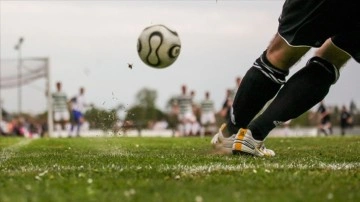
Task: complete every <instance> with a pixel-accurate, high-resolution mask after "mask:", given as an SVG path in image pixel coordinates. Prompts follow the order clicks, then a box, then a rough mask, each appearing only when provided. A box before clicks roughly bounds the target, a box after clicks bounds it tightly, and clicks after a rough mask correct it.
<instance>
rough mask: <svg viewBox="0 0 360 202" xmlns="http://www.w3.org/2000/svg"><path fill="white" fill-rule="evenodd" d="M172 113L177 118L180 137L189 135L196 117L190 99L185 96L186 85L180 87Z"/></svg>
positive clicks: (188, 96) (189, 96)
mask: <svg viewBox="0 0 360 202" xmlns="http://www.w3.org/2000/svg"><path fill="white" fill-rule="evenodd" d="M173 111H174V113H176V114H177V116H178V120H179V126H178V128H179V131H180V135H185V136H188V135H190V134H191V130H192V125H193V123H194V122H196V117H195V115H194V113H193V109H192V97H191V95H189V94H187V87H186V85H182V86H181V94H180V95H179V96H178V97H176V99H175V100H174V103H173Z"/></svg>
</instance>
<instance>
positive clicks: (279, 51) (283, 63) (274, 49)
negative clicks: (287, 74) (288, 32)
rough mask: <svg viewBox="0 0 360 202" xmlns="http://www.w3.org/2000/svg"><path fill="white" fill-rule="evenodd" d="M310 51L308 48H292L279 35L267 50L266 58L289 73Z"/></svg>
mask: <svg viewBox="0 0 360 202" xmlns="http://www.w3.org/2000/svg"><path fill="white" fill-rule="evenodd" d="M309 49H310V47H307V46H292V45H290V44H288V43H287V41H286V40H285V39H284V38H282V37H281V36H280V35H279V34H278V33H277V34H276V35H275V37H274V39H273V40H272V41H271V43H270V45H269V46H268V48H267V52H266V57H267V59H268V60H269V61H270V63H271V64H272V65H274V66H275V67H277V68H280V69H282V70H285V71H287V70H288V69H290V68H291V67H292V66H293V65H294V64H295V63H296V62H298V61H299V60H300V59H301V57H303V56H304V55H305V53H306V52H307V51H308V50H309Z"/></svg>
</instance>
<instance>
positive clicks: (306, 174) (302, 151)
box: [0, 136, 360, 202]
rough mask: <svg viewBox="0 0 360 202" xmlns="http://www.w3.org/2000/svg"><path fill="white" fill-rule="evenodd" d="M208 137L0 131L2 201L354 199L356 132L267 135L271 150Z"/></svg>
mask: <svg viewBox="0 0 360 202" xmlns="http://www.w3.org/2000/svg"><path fill="white" fill-rule="evenodd" d="M209 140H210V139H209V138H204V139H201V138H132V137H129V138H126V137H113V138H74V139H37V140H27V139H19V138H0V154H1V157H0V201H1V202H7V201H83V202H85V201H86V202H87V201H166V202H167V201H186V202H188V201H197V202H200V201H203V202H207V201H227V202H228V201H360V136H352V137H343V138H341V137H320V138H287V139H286V138H269V139H268V140H267V147H269V148H272V149H274V150H275V151H276V153H277V155H276V156H275V157H274V158H256V157H251V156H232V155H219V154H214V153H213V152H212V149H211V147H210V145H209Z"/></svg>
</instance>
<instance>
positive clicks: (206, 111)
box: [200, 99, 216, 125]
mask: <svg viewBox="0 0 360 202" xmlns="http://www.w3.org/2000/svg"><path fill="white" fill-rule="evenodd" d="M215 121H216V120H215V108H214V102H213V101H212V100H209V99H205V100H203V101H202V102H201V117H200V122H201V124H203V125H206V124H214V123H215Z"/></svg>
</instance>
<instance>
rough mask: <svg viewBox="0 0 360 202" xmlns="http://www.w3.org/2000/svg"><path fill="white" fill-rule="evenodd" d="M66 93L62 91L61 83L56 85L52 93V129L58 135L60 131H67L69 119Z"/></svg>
mask: <svg viewBox="0 0 360 202" xmlns="http://www.w3.org/2000/svg"><path fill="white" fill-rule="evenodd" d="M67 100H68V99H67V96H66V93H64V92H63V91H62V84H61V82H57V83H56V92H54V93H52V105H53V111H54V126H55V127H54V129H55V132H58V133H59V136H60V133H61V131H62V130H68V124H69V119H70V114H69V109H68V102H67Z"/></svg>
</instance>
